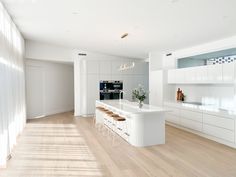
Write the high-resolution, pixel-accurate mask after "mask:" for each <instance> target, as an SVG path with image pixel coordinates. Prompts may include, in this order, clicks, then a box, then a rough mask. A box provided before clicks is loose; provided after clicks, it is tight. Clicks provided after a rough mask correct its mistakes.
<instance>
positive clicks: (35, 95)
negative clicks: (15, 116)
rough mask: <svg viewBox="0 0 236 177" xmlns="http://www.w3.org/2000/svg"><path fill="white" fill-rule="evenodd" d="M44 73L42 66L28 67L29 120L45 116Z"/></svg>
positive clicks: (27, 97) (27, 95)
mask: <svg viewBox="0 0 236 177" xmlns="http://www.w3.org/2000/svg"><path fill="white" fill-rule="evenodd" d="M43 91H44V71H43V68H42V67H40V66H26V101H27V118H28V119H32V118H38V117H42V116H44V108H43V107H44V106H43V105H44V99H43Z"/></svg>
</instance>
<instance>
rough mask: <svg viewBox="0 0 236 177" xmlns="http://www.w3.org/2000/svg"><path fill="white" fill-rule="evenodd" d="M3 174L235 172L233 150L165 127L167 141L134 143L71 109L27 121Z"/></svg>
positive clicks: (148, 176)
mask: <svg viewBox="0 0 236 177" xmlns="http://www.w3.org/2000/svg"><path fill="white" fill-rule="evenodd" d="M0 176H4V177H46V176H48V177H51V176H52V177H75V176H93V177H96V176H108V177H111V176H114V177H125V176H127V177H236V150H235V149H233V148H230V147H227V146H224V145H221V144H218V143H216V142H214V141H211V140H208V139H205V138H202V137H200V136H197V135H194V134H191V133H188V132H185V131H183V130H180V129H177V128H174V127H171V126H166V144H164V145H158V146H151V147H146V148H136V147H133V146H131V145H129V144H128V143H127V142H125V141H124V140H122V139H121V138H119V137H116V139H115V144H114V143H112V136H111V135H110V136H108V135H107V133H106V132H105V131H99V130H98V129H97V128H95V127H94V125H93V120H92V118H74V116H73V113H72V112H68V113H62V114H57V115H53V116H48V117H45V118H41V119H37V120H31V121H29V122H28V123H27V124H26V128H25V130H24V132H23V133H22V135H21V136H20V137H19V139H18V141H17V145H16V146H15V148H14V150H13V152H12V158H11V159H10V160H9V161H8V165H7V168H6V169H1V170H0Z"/></svg>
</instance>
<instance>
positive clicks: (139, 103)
mask: <svg viewBox="0 0 236 177" xmlns="http://www.w3.org/2000/svg"><path fill="white" fill-rule="evenodd" d="M138 107H139V108H140V109H141V108H142V107H143V101H139V102H138Z"/></svg>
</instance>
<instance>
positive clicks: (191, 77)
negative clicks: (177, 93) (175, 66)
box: [183, 67, 196, 84]
mask: <svg viewBox="0 0 236 177" xmlns="http://www.w3.org/2000/svg"><path fill="white" fill-rule="evenodd" d="M183 72H184V73H183V78H184V81H183V82H184V83H186V84H191V83H195V82H196V68H195V67H191V68H185V69H183Z"/></svg>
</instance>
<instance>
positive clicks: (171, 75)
mask: <svg viewBox="0 0 236 177" xmlns="http://www.w3.org/2000/svg"><path fill="white" fill-rule="evenodd" d="M175 73H176V69H170V70H168V78H167V80H168V81H167V82H168V84H175V83H176V80H175Z"/></svg>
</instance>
